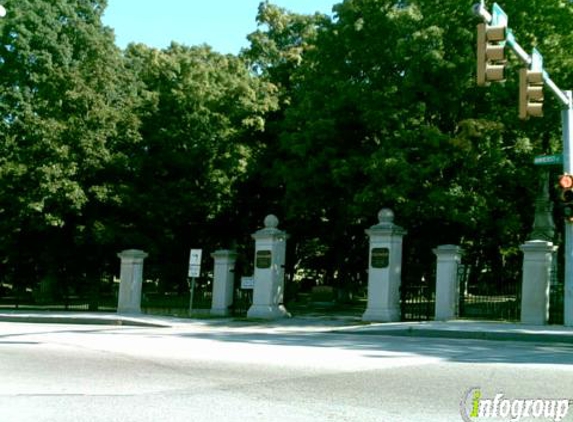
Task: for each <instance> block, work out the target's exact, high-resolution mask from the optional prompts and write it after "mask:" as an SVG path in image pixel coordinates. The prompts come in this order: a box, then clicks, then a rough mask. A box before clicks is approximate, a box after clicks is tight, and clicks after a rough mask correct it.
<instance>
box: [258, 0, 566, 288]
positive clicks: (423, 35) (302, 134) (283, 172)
mask: <svg viewBox="0 0 573 422" xmlns="http://www.w3.org/2000/svg"><path fill="white" fill-rule="evenodd" d="M533 3H534V4H533ZM533 3H532V4H531V5H530V4H528V5H521V4H519V5H517V4H513V5H511V6H512V7H511V8H509V7H508V9H507V12H508V14H509V15H510V22H511V24H512V27H513V25H515V27H516V28H518V27H519V28H521V30H520V31H519V32H517V31H516V33H517V34H518V35H519V36H521V39H523V40H524V45H525V46H527V41H528V40H529V41H531V43H532V44H537V45H538V48H540V49H541V51H542V52H543V54H544V55H547V56H548V57H553V59H552V60H550V61H547V64H548V66H551V67H548V68H547V69H548V70H550V72H551V73H553V71H554V73H555V75H556V78H557V80H558V81H559V82H560V83H561V82H563V83H564V85H565V86H566V82H567V80H568V79H570V76H569V75H570V70H567V69H568V67H567V63H568V61H569V59H565V60H563V61H561V62H560V61H559V60H557V59H555V57H559V56H566V51H567V48H568V47H569V46H570V44H571V31H570V29H571V22H572V21H571V20H570V19H569V17H570V14H571V12H572V7H573V6H571V4H570V3H569V2H565V1H562V2H556V3H555V4H553V3H552V4H545V3H543V2H533ZM542 3H543V4H542ZM518 8H519V11H518V10H517V9H518ZM334 10H335V18H334V19H333V20H330V21H326V22H321V24H320V25H319V27H318V28H317V30H316V32H315V33H316V34H317V35H316V36H314V35H313V36H311V37H309V38H308V39H307V40H308V42H307V43H306V45H307V47H306V49H305V51H306V52H307V53H306V54H304V55H303V56H302V61H301V62H300V63H298V65H297V66H296V67H294V68H293V70H292V72H293V73H292V74H290V76H289V81H291V82H292V81H296V83H291V84H290V86H289V92H288V94H284V95H285V96H286V97H288V98H289V99H290V102H289V104H288V105H286V106H285V109H284V118H283V119H281V120H280V123H279V126H280V129H279V133H280V151H279V152H277V154H276V157H277V158H278V159H277V160H276V161H275V163H274V166H273V171H274V172H275V173H277V174H279V175H280V178H279V179H278V180H277V181H276V183H277V185H280V186H282V188H283V191H284V202H283V206H284V210H285V213H286V215H287V218H288V219H290V220H292V222H293V224H294V225H296V226H297V227H298V228H299V230H300V231H298V233H299V234H300V236H304V237H305V238H306V239H308V241H309V242H314V244H316V242H317V239H320V240H319V244H321V247H320V248H318V247H317V248H316V250H317V251H320V255H321V256H322V257H323V259H322V261H321V263H320V264H319V265H321V266H322V271H323V272H324V274H325V275H326V277H327V278H330V279H331V280H330V281H328V282H331V281H332V280H334V281H333V282H337V280H336V279H337V278H338V279H339V280H338V282H343V283H344V282H346V280H345V279H348V277H349V274H351V272H352V271H353V270H354V269H356V268H360V267H361V266H362V265H363V264H362V263H356V264H353V263H351V262H349V260H352V259H356V258H348V257H358V256H361V255H363V254H365V252H364V250H365V248H364V243H363V241H362V240H361V239H363V237H364V235H363V229H364V228H365V226H368V225H370V224H373V223H375V222H376V221H375V217H374V216H375V215H376V213H377V211H378V210H379V209H380V208H381V207H382V206H389V207H391V208H393V209H394V210H395V212H396V215H397V219H398V221H397V222H398V223H399V224H401V225H403V226H405V227H406V228H408V229H409V233H410V234H409V237H410V238H411V240H409V242H410V248H411V250H412V251H417V252H420V251H422V250H424V251H426V252H425V253H418V254H417V255H424V256H425V258H424V259H425V260H426V263H425V264H423V265H426V266H427V265H429V264H431V261H433V256H432V254H431V253H430V252H429V251H430V250H431V247H435V246H436V245H437V244H440V243H462V244H463V245H464V246H465V247H466V248H468V249H469V251H470V256H472V257H480V256H481V258H480V260H481V262H482V263H483V262H484V261H487V262H485V263H483V264H480V265H483V266H485V267H490V268H501V267H503V266H504V262H506V261H507V259H508V258H509V257H513V258H515V257H518V254H517V252H518V250H517V245H519V244H520V243H521V242H523V241H524V240H525V238H526V235H527V233H528V231H529V229H530V226H531V223H532V221H533V204H534V194H535V190H536V188H537V182H536V180H537V175H536V169H535V168H534V167H533V166H532V156H533V154H535V153H538V152H541V151H544V150H549V149H551V148H555V144H556V143H557V142H558V140H559V138H560V125H559V123H558V115H557V111H558V107H556V106H555V104H551V103H550V102H549V101H547V103H548V104H547V105H546V117H545V118H544V119H541V120H537V121H528V122H522V121H519V120H518V118H517V111H516V110H517V72H516V69H517V68H518V67H519V66H520V64H519V63H518V62H517V60H515V58H510V63H509V67H508V79H507V82H506V83H504V84H499V85H492V86H490V87H489V88H488V89H483V88H478V87H476V86H475V27H476V23H477V22H478V20H477V19H476V17H475V16H473V14H472V13H471V11H470V8H469V7H468V5H466V4H464V3H459V2H438V1H435V0H420V1H409V2H396V1H391V0H345V1H344V2H342V3H340V4H338V5H336V6H335V9H334ZM514 15H515V19H514V18H513V16H514ZM532 17H534V21H535V23H536V25H533V24H532V23H531V20H532ZM526 19H529V22H527V20H526ZM536 31H539V32H536ZM536 33H539V34H540V35H539V38H537V37H536V36H535V35H534V34H536ZM267 34H268V36H269V37H272V36H273V35H274V34H275V33H274V32H273V31H272V30H268V31H267ZM275 45H280V44H279V43H278V42H277V43H275ZM286 51H288V48H287V49H286V50H285V52H286ZM508 56H511V54H510V53H508ZM269 75H270V77H271V80H272V78H273V77H276V76H274V75H272V74H269ZM283 79H284V78H283ZM293 169H296V171H293ZM525 181H527V183H525ZM532 181H534V182H532ZM500 198H501V199H502V200H500ZM295 221H296V223H295ZM302 228H304V229H302ZM295 231H297V230H296V229H295ZM484 257H485V259H484ZM476 259H477V258H476ZM315 262H316V261H315ZM406 266H408V265H406ZM362 268H364V266H362ZM502 270H503V269H502V268H501V269H500V271H502Z"/></svg>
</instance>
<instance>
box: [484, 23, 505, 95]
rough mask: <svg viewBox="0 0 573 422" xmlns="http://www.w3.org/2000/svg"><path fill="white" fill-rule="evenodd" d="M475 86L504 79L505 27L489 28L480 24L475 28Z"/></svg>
mask: <svg viewBox="0 0 573 422" xmlns="http://www.w3.org/2000/svg"><path fill="white" fill-rule="evenodd" d="M477 30H478V35H477V84H478V85H479V86H485V85H488V83H489V82H495V81H503V80H504V79H505V75H504V73H505V63H506V60H505V50H504V48H505V45H504V41H505V37H506V27H505V26H490V25H486V24H485V23H480V24H478V26H477Z"/></svg>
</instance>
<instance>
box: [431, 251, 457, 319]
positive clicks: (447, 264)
mask: <svg viewBox="0 0 573 422" xmlns="http://www.w3.org/2000/svg"><path fill="white" fill-rule="evenodd" d="M433 252H434V254H435V255H436V257H437V263H436V310H435V320H436V321H445V320H449V319H454V318H456V317H457V316H458V304H459V302H460V286H459V278H458V267H459V265H460V263H461V260H462V253H463V250H462V249H461V248H460V247H459V246H456V245H440V246H438V247H437V248H436V249H434V250H433Z"/></svg>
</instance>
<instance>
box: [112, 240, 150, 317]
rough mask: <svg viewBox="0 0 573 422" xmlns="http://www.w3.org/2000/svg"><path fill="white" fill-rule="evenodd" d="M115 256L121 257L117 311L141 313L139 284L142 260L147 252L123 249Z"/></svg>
mask: <svg viewBox="0 0 573 422" xmlns="http://www.w3.org/2000/svg"><path fill="white" fill-rule="evenodd" d="M117 256H118V257H119V258H120V259H121V271H120V283H119V297H118V303H117V312H118V313H131V314H139V313H141V285H142V282H143V260H144V259H145V258H147V254H146V253H145V252H143V251H140V250H137V249H129V250H125V251H123V252H121V253H119V254H117Z"/></svg>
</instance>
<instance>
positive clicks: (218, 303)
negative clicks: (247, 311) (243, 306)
mask: <svg viewBox="0 0 573 422" xmlns="http://www.w3.org/2000/svg"><path fill="white" fill-rule="evenodd" d="M211 256H212V257H213V259H214V260H215V264H214V269H213V300H212V303H211V315H217V316H228V315H230V313H231V310H230V307H231V305H232V304H233V293H234V287H235V286H234V284H235V273H234V270H235V261H236V260H237V253H236V252H234V251H229V250H219V251H215V252H213V253H212V254H211Z"/></svg>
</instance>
